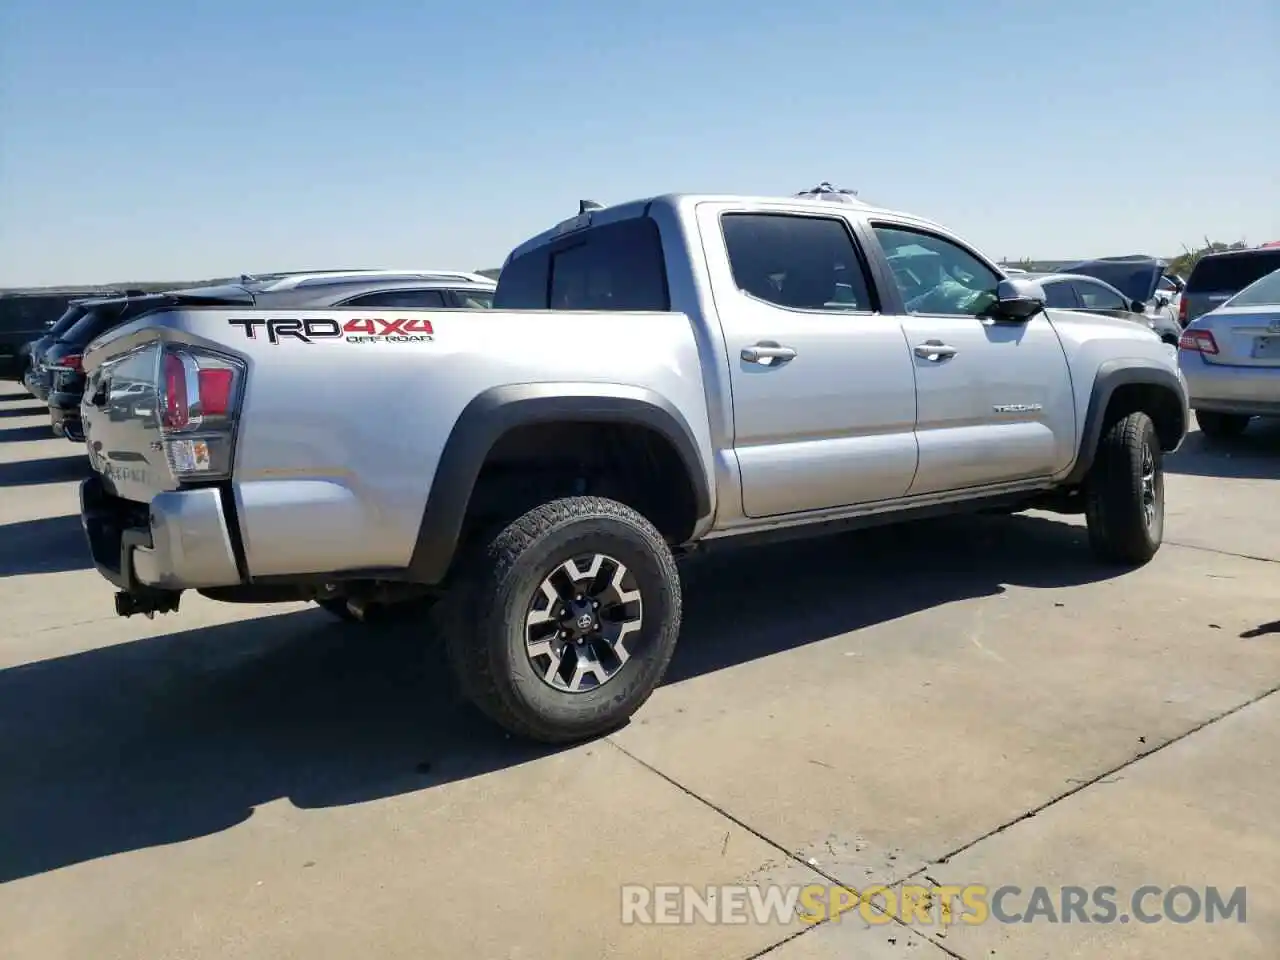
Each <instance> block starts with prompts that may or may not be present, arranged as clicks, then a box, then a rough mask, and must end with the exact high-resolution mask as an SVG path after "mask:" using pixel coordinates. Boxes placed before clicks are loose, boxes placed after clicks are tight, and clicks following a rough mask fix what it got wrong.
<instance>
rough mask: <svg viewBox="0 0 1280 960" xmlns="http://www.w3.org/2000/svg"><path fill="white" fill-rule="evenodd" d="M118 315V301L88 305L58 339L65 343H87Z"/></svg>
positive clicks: (108, 325)
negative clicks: (82, 313)
mask: <svg viewBox="0 0 1280 960" xmlns="http://www.w3.org/2000/svg"><path fill="white" fill-rule="evenodd" d="M119 315H120V305H119V304H118V303H104V304H99V305H97V306H94V307H90V308H89V309H87V310H86V311H85V313H84V316H82V317H81V318H80V319H79V320H77V321H76V322H75V323H73V324H72V325H71V326H70V328H68V329H67V330H66V332H64V333H63V334H62V336H60V337H59V338H58V339H59V340H62V341H65V342H67V343H88V342H89V341H90V340H92V339H93V338H94V337H96V336H97V335H98V334H100V333H102V332H103V331H104V330H106V329H107V328H108V327H110V326H111V324H112V322H113V321H114V320H115V318H116V317H118V316H119Z"/></svg>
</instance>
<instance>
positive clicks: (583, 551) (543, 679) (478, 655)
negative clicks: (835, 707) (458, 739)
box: [439, 497, 681, 743]
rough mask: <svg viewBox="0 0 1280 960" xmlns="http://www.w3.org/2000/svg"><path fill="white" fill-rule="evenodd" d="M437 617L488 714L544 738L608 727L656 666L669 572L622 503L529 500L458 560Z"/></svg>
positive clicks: (647, 529)
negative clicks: (460, 567) (453, 580)
mask: <svg viewBox="0 0 1280 960" xmlns="http://www.w3.org/2000/svg"><path fill="white" fill-rule="evenodd" d="M463 563H464V564H465V567H464V568H463V570H461V571H460V577H459V579H458V581H457V583H456V585H455V586H454V588H453V589H452V590H451V591H450V592H449V593H448V594H447V595H446V597H445V598H444V600H442V602H441V609H440V611H439V613H440V619H439V623H440V627H441V629H442V631H443V632H444V640H445V645H446V649H447V651H448V655H449V660H450V663H451V665H452V667H453V670H454V673H455V675H456V676H457V679H458V683H459V686H460V687H461V689H462V691H463V693H464V694H465V695H466V696H467V698H468V699H470V700H471V701H472V702H473V703H474V704H475V705H476V706H477V707H478V708H479V709H480V710H481V711H482V712H483V713H485V714H486V715H487V716H488V717H489V718H490V719H492V720H494V721H495V722H496V723H498V724H499V725H501V726H503V727H505V728H506V729H507V730H509V731H511V732H512V733H515V734H517V735H519V736H522V737H527V738H529V739H533V740H539V741H543V742H546V743H566V742H572V741H575V740H583V739H587V738H589V737H593V736H597V735H600V734H603V733H607V732H609V731H610V730H613V729H615V728H617V727H619V726H621V725H622V724H623V723H625V722H626V720H627V719H628V718H629V717H630V716H631V715H632V714H633V713H635V711H636V710H638V709H639V708H640V706H641V705H642V704H643V703H644V702H645V701H646V700H647V699H648V698H649V696H650V694H652V693H653V691H654V689H655V688H656V687H657V686H658V683H659V682H660V681H661V680H662V677H663V674H665V673H666V669H667V665H668V663H670V661H671V655H672V653H673V652H674V651H675V645H676V637H677V635H678V633H679V630H680V611H681V593H680V577H679V573H678V571H677V570H676V566H675V559H674V558H673V557H672V554H671V550H670V548H669V547H668V546H667V544H666V542H665V541H664V540H663V538H662V535H661V534H660V533H659V532H658V531H657V530H656V529H655V528H654V527H653V525H652V524H651V523H649V521H648V520H646V519H645V518H644V517H642V516H641V515H640V514H639V513H637V512H636V511H634V510H632V509H631V508H630V507H627V506H624V505H623V504H621V503H618V502H617V501H614V500H608V499H605V498H603V497H569V498H565V499H561V500H555V501H552V502H550V503H546V504H543V505H541V506H538V507H535V508H534V509H532V510H530V511H529V512H528V513H526V514H524V515H523V516H521V517H519V518H518V519H516V520H514V521H513V522H511V523H510V524H508V525H507V526H506V527H505V528H503V529H502V530H501V531H499V532H498V533H497V534H495V535H493V536H491V537H490V538H488V539H487V541H485V542H482V543H479V544H476V545H475V549H474V550H473V551H472V552H471V553H470V554H469V556H468V557H467V558H466V559H464V561H463Z"/></svg>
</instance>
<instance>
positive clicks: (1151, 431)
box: [1085, 412, 1164, 565]
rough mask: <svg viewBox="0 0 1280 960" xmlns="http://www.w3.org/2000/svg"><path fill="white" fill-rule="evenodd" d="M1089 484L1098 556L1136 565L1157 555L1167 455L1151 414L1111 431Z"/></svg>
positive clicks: (1088, 513) (1134, 417)
mask: <svg viewBox="0 0 1280 960" xmlns="http://www.w3.org/2000/svg"><path fill="white" fill-rule="evenodd" d="M1085 486H1086V494H1085V518H1086V520H1087V521H1088V526H1089V543H1090V546H1092V548H1093V551H1094V553H1096V554H1097V555H1098V556H1099V557H1100V558H1101V559H1103V560H1107V561H1109V562H1114V563H1125V564H1133V565H1138V564H1143V563H1146V562H1147V561H1148V560H1150V559H1151V558H1152V557H1153V556H1155V553H1156V551H1157V550H1159V549H1160V543H1161V541H1162V540H1163V539H1164V455H1163V452H1162V451H1161V449H1160V439H1159V437H1158V436H1157V435H1156V428H1155V424H1154V423H1152V422H1151V418H1150V417H1149V416H1147V415H1146V414H1145V413H1141V412H1138V413H1131V414H1129V415H1128V416H1126V417H1124V418H1122V419H1120V420H1118V421H1117V422H1116V423H1115V424H1114V425H1113V426H1112V427H1111V429H1110V430H1108V431H1107V433H1106V435H1105V436H1103V438H1102V440H1101V441H1100V442H1099V444H1098V452H1097V455H1096V456H1095V457H1094V460H1093V466H1092V467H1091V468H1090V470H1089V476H1088V478H1087V480H1086V484H1085Z"/></svg>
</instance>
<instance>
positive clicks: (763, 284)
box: [81, 185, 1188, 742]
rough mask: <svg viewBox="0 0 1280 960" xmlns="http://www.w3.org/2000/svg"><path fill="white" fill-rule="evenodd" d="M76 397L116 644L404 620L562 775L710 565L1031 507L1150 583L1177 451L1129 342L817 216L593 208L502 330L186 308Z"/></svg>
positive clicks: (87, 523)
mask: <svg viewBox="0 0 1280 960" xmlns="http://www.w3.org/2000/svg"><path fill="white" fill-rule="evenodd" d="M83 364H84V369H85V371H86V373H87V377H88V380H87V386H86V389H85V394H84V401H83V405H82V409H81V416H82V419H83V423H84V428H85V434H86V444H87V446H88V448H89V454H90V460H91V463H92V465H93V467H94V470H95V474H94V475H93V476H92V477H91V478H90V479H88V480H86V481H85V482H84V484H83V486H82V490H81V500H82V517H83V524H84V528H85V531H86V533H87V536H88V540H89V544H90V548H91V551H92V555H93V559H94V562H95V565H96V566H97V568H98V570H99V571H100V572H101V573H102V574H103V575H104V576H105V577H106V578H107V579H108V580H109V581H111V582H112V583H113V584H115V585H116V587H117V589H118V592H117V596H116V607H117V611H118V612H119V613H121V614H125V615H128V614H133V613H143V614H147V615H154V614H155V613H157V612H168V611H172V610H175V609H177V606H178V601H179V597H180V595H181V594H182V592H183V591H187V590H195V591H197V592H198V593H200V594H202V595H204V596H206V597H211V598H214V599H217V600H223V601H229V602H269V601H297V600H313V601H316V602H319V603H321V604H322V605H325V606H327V607H329V608H331V609H333V608H334V607H335V605H336V604H341V606H342V607H343V608H344V609H345V610H346V611H347V612H349V613H351V614H353V615H356V616H363V615H365V614H369V613H371V612H372V611H375V610H381V611H383V612H384V613H385V612H386V611H388V610H393V609H398V610H400V611H402V612H403V611H409V610H412V611H415V612H414V613H413V614H412V616H413V617H417V616H419V615H421V616H424V617H427V616H429V617H430V619H431V621H432V626H431V629H433V630H435V631H438V633H439V634H440V635H441V637H442V640H443V642H444V647H445V650H446V651H447V654H448V657H449V660H450V662H451V664H452V666H453V668H454V670H455V672H456V675H457V678H458V682H459V686H460V689H461V690H462V691H463V692H464V693H465V694H466V695H467V696H468V697H469V698H470V699H471V700H472V701H473V702H474V703H475V704H476V705H477V706H478V707H480V708H481V710H482V711H483V712H484V713H485V714H487V715H488V716H489V717H490V718H492V719H493V720H495V721H496V722H498V723H499V724H501V725H503V726H504V727H506V728H507V729H508V730H510V731H512V732H514V733H516V734H518V735H521V736H525V737H529V738H534V739H538V740H543V741H548V742H565V741H574V740H579V739H583V738H588V737H591V736H595V735H598V734H601V733H603V732H606V731H608V730H611V729H613V728H616V727H617V726H619V725H620V724H622V723H623V722H624V721H625V720H626V719H627V718H628V717H629V716H631V715H632V714H633V713H634V712H635V711H636V710H637V709H638V708H639V707H640V706H641V704H642V703H643V702H644V701H645V700H646V698H648V697H649V695H650V694H651V693H652V691H653V690H654V688H655V687H656V686H657V685H658V683H659V682H660V681H661V679H662V677H663V673H664V671H665V670H666V668H667V665H668V663H669V661H670V659H671V656H672V653H673V651H674V649H675V644H676V638H677V635H678V633H679V630H680V622H681V581H680V576H679V574H678V569H677V565H676V561H677V559H678V558H679V557H681V556H682V555H684V554H686V553H688V552H689V551H691V550H693V549H694V548H696V547H700V546H714V545H726V544H729V543H742V542H745V541H746V540H747V539H754V538H758V537H768V536H809V535H814V534H817V533H820V532H826V531H832V530H837V529H843V528H847V527H850V526H858V525H869V524H878V523H888V522H895V521H900V520H909V519H913V518H920V517H927V516H933V515H938V514H945V513H949V512H956V511H991V510H994V511H1004V512H1011V511H1018V510H1023V509H1031V508H1037V509H1049V510H1054V511H1059V512H1063V513H1083V514H1084V515H1085V517H1086V518H1087V524H1088V533H1089V539H1090V542H1091V544H1092V547H1093V549H1094V551H1095V552H1096V553H1097V555H1098V556H1099V558H1100V559H1101V560H1102V561H1104V562H1110V563H1119V564H1129V565H1137V564H1142V563H1145V562H1146V561H1148V560H1149V559H1150V558H1151V557H1152V556H1153V555H1154V554H1155V552H1156V550H1157V549H1158V548H1159V546H1160V543H1161V538H1162V534H1163V524H1164V472H1163V457H1164V456H1165V455H1166V454H1168V453H1169V452H1170V451H1173V450H1175V449H1176V448H1177V447H1178V446H1179V444H1180V443H1181V442H1182V439H1183V436H1184V434H1185V431H1186V429H1187V422H1188V410H1187V393H1186V387H1185V384H1184V382H1183V380H1182V378H1181V375H1180V373H1179V371H1178V366H1177V362H1176V358H1175V351H1174V350H1173V349H1172V348H1170V347H1169V346H1167V345H1165V344H1163V343H1161V342H1160V340H1159V338H1158V337H1157V336H1156V335H1155V334H1154V333H1152V332H1151V330H1149V329H1147V328H1146V327H1145V326H1140V325H1137V324H1134V323H1132V322H1129V321H1126V320H1120V319H1114V318H1109V317H1102V316H1096V315H1091V314H1086V313H1082V312H1075V311H1070V310H1057V309H1052V308H1046V306H1045V298H1044V293H1043V291H1042V290H1041V289H1040V288H1039V287H1038V285H1037V284H1036V283H1035V282H1034V281H1031V280H1027V279H1020V278H1018V277H1010V276H1006V275H1005V274H1004V273H1003V272H1002V271H1001V270H1000V268H998V267H997V266H996V265H995V264H994V263H993V261H992V260H991V259H989V258H988V257H986V256H984V255H983V254H982V253H981V252H980V251H978V250H977V249H976V248H975V247H974V246H973V245H971V244H970V243H968V242H966V241H965V240H964V239H962V238H961V237H959V236H957V235H956V234H955V233H953V232H951V231H950V230H947V229H945V228H944V227H942V226H940V225H938V224H936V223H933V222H931V221H929V220H925V219H921V218H919V217H916V216H911V215H908V214H904V213H899V212H895V211H892V210H888V209H881V208H879V207H875V206H871V205H869V204H865V203H863V202H861V201H860V200H858V199H857V198H856V196H854V195H852V194H850V193H849V192H847V191H838V190H834V189H829V188H828V187H826V186H825V185H824V186H823V187H821V188H819V189H817V190H814V191H805V192H804V193H802V194H797V195H794V196H790V197H778V198H751V197H740V196H691V195H666V196H660V197H654V198H651V199H645V200H640V201H635V202H630V203H623V204H620V205H616V206H611V207H603V206H601V205H599V204H595V203H591V202H588V201H583V203H582V204H581V206H580V209H579V212H578V214H577V215H575V216H572V217H570V218H568V219H567V220H565V221H564V222H562V223H560V224H558V225H557V226H555V227H553V228H552V229H549V230H547V231H546V232H544V233H541V234H539V235H538V236H536V237H534V238H532V239H530V240H528V241H527V242H525V243H523V244H521V245H520V246H519V247H517V248H516V249H515V250H514V251H512V252H511V254H510V255H509V256H508V258H507V259H506V262H505V264H504V266H503V269H502V272H501V275H500V278H499V282H498V288H497V291H496V294H495V300H494V309H492V310H483V311H482V310H474V311H473V310H449V311H445V310H440V311H433V310H415V309H384V308H354V309H352V308H336V309H254V308H252V307H249V306H247V305H239V304H210V303H205V302H190V303H186V302H182V301H181V300H175V301H173V302H171V303H169V304H167V305H164V306H162V307H159V308H157V309H156V310H154V311H153V312H151V313H149V314H147V315H146V316H143V317H140V318H136V319H134V320H132V321H131V322H129V323H127V324H126V325H124V326H122V327H119V328H117V329H114V330H112V331H111V332H109V333H108V334H105V335H104V336H103V337H101V338H100V339H98V340H97V341H95V342H94V343H93V344H91V345H90V348H89V349H88V350H86V352H85V354H84V358H83ZM418 600H421V601H423V602H414V603H407V602H405V601H418ZM424 629H425V627H424Z"/></svg>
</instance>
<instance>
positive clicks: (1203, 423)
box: [1196, 410, 1249, 440]
mask: <svg viewBox="0 0 1280 960" xmlns="http://www.w3.org/2000/svg"><path fill="white" fill-rule="evenodd" d="M1196 423H1198V424H1200V432H1201V433H1203V434H1204V435H1205V438H1206V439H1208V440H1234V439H1235V438H1236V437H1238V436H1240V435H1241V434H1242V433H1244V431H1245V428H1246V427H1248V426H1249V418H1248V417H1246V416H1244V415H1243V414H1239V413H1214V412H1213V411H1212V410H1197V411H1196Z"/></svg>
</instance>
